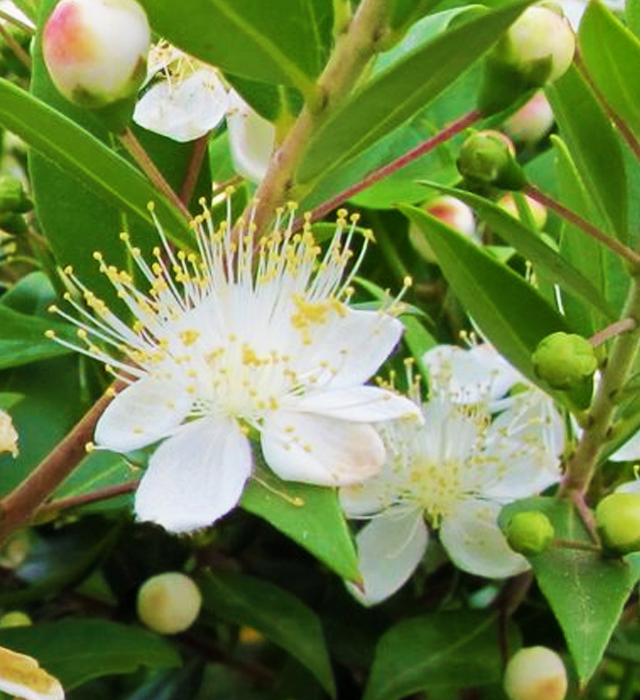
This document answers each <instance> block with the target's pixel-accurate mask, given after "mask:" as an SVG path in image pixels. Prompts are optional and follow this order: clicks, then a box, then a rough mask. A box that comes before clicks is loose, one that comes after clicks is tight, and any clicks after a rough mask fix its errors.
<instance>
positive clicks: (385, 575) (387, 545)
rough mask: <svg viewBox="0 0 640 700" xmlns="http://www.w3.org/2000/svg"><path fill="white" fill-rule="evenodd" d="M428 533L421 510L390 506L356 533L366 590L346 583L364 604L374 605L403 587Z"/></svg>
mask: <svg viewBox="0 0 640 700" xmlns="http://www.w3.org/2000/svg"><path fill="white" fill-rule="evenodd" d="M427 541H428V532H427V527H426V525H425V523H424V520H423V518H422V512H421V511H419V510H410V511H407V510H406V509H403V508H395V509H389V510H388V511H385V512H384V513H382V514H380V515H378V516H377V517H376V518H374V519H373V520H372V521H371V522H370V523H367V525H365V527H364V528H363V529H362V530H361V531H360V532H359V533H358V535H357V536H356V543H357V545H358V559H359V567H360V574H361V576H362V582H363V587H364V590H361V589H359V588H358V587H357V586H355V585H353V584H347V587H348V588H349V591H350V592H351V593H352V594H353V595H354V596H355V597H356V598H357V599H358V600H359V601H360V602H361V603H363V604H364V605H375V604H376V603H380V602H382V601H383V600H385V599H386V598H388V597H389V596H391V595H393V594H394V593H395V592H396V591H397V590H398V589H399V588H401V587H402V586H403V585H404V584H405V583H406V582H407V581H408V580H409V578H410V577H411V574H412V573H413V572H414V571H415V570H416V567H417V566H418V564H419V563H420V560H421V559H422V557H423V555H424V552H425V549H426V547H427Z"/></svg>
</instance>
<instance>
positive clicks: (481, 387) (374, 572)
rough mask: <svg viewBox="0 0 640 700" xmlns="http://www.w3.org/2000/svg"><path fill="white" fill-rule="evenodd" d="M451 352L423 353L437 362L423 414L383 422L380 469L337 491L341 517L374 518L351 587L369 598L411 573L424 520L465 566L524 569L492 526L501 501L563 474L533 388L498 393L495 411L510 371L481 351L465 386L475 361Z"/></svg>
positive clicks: (495, 571) (485, 572)
mask: <svg viewBox="0 0 640 700" xmlns="http://www.w3.org/2000/svg"><path fill="white" fill-rule="evenodd" d="M480 347H482V346H480ZM449 351H450V350H449V349H448V348H447V346H444V347H443V349H441V350H438V351H437V352H435V353H432V354H431V358H429V357H427V358H426V359H427V361H429V359H431V360H433V361H434V362H433V364H432V366H431V367H430V369H431V377H432V381H431V398H430V400H429V401H428V402H427V403H426V404H424V405H423V407H422V412H423V418H424V423H423V424H420V423H419V422H418V421H416V420H415V419H413V420H412V419H403V420H399V421H393V422H390V423H387V424H384V425H381V426H380V427H379V431H380V433H381V435H382V437H383V440H384V443H385V445H386V447H387V454H388V457H387V461H386V462H385V465H384V467H383V469H382V472H381V473H380V474H379V475H378V476H374V477H373V478H371V479H369V480H367V481H366V482H364V483H363V484H359V485H355V486H351V487H346V488H342V489H341V490H340V499H341V502H342V505H343V508H344V509H345V512H346V514H347V515H348V516H350V517H354V518H369V519H371V522H369V523H368V524H367V525H365V527H364V528H363V529H362V530H361V531H360V532H359V533H358V536H357V543H358V552H359V558H360V572H361V574H362V578H363V584H364V590H363V591H360V590H358V589H357V588H355V587H351V588H350V590H352V592H353V593H354V595H356V597H358V598H359V599H360V600H361V601H362V602H363V603H365V604H367V605H373V604H375V603H378V602H380V601H382V600H384V599H385V598H387V597H389V596H390V595H391V594H392V593H394V592H395V591H396V590H398V589H399V588H400V587H401V586H402V585H403V584H404V583H405V582H406V581H407V580H408V578H409V577H410V576H411V574H412V573H413V571H414V570H415V568H416V567H417V566H418V564H419V562H420V560H421V559H422V556H423V554H424V551H425V547H426V545H427V543H428V540H429V529H428V527H427V523H428V525H429V526H430V528H431V529H432V530H438V531H439V535H440V541H441V542H442V544H443V546H444V548H445V549H446V551H447V553H448V554H449V556H450V558H451V559H452V561H453V562H454V564H455V565H456V566H458V567H459V568H461V569H463V570H465V571H468V572H470V573H472V574H476V575H481V576H487V577H497V578H502V577H506V576H512V575H514V574H517V573H519V572H521V571H524V570H526V569H527V568H528V564H527V561H526V560H525V559H524V557H522V556H521V555H519V554H516V553H515V552H513V551H512V550H511V549H510V548H509V546H508V545H507V542H506V539H505V538H504V536H503V534H502V532H501V531H500V529H499V527H498V522H497V521H498V515H499V512H500V509H501V507H502V506H503V505H505V504H506V503H510V502H512V501H515V500H518V499H520V498H526V497H528V496H532V495H534V494H536V493H539V492H540V491H542V490H543V489H545V488H547V487H548V486H550V485H551V484H553V483H555V482H557V481H558V480H559V478H560V472H559V468H558V460H557V456H556V455H552V454H551V453H550V445H554V444H555V443H554V442H553V440H552V439H551V438H549V435H548V434H549V433H550V432H553V430H554V429H555V426H554V425H553V424H552V423H544V424H541V422H540V417H539V412H538V410H537V408H536V406H535V402H534V403H532V402H531V398H532V395H531V394H529V396H528V397H527V393H526V392H522V393H521V394H520V395H519V398H518V397H514V399H513V400H511V401H510V400H509V399H503V400H502V401H503V402H506V403H503V406H502V410H501V411H500V412H499V413H497V415H496V414H495V412H494V408H495V406H496V405H497V404H496V402H495V398H497V394H499V393H500V392H502V391H503V390H504V386H505V378H506V376H508V375H509V374H511V373H512V372H515V370H512V368H510V367H509V365H506V363H504V361H501V362H499V361H498V360H497V359H496V357H494V356H493V355H492V354H490V353H487V351H486V350H483V351H479V352H481V353H483V354H484V353H486V355H485V356H482V358H481V359H482V364H484V365H485V366H493V369H490V370H489V371H488V372H487V374H485V375H484V378H483V379H482V381H481V382H480V383H478V382H474V381H471V382H470V384H469V385H465V384H462V383H460V378H461V373H462V371H463V370H464V371H467V372H469V370H470V369H471V368H472V365H473V363H467V362H466V360H468V359H469V357H468V354H467V355H466V356H465V362H462V363H460V364H456V362H454V363H453V364H452V363H447V362H445V361H444V355H445V354H446V353H447V352H449ZM460 352H461V353H470V352H471V351H465V350H460ZM475 352H478V351H475ZM452 354H453V355H454V356H456V358H457V359H460V358H461V356H458V353H457V352H453V353H452ZM496 356H497V354H496ZM487 363H488V365H487ZM503 363H504V364H503ZM436 367H439V368H440V370H441V371H444V374H442V373H440V374H439V373H438V371H437V370H436ZM458 370H460V371H458ZM507 370H509V371H507ZM472 374H473V373H472ZM508 383H509V382H506V384H508ZM497 387H500V389H499V390H498V391H496V389H497ZM534 398H535V397H534ZM425 521H426V522H425Z"/></svg>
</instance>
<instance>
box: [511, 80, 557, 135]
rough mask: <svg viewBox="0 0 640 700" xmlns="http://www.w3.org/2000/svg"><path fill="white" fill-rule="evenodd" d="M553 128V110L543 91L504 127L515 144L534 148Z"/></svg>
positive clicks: (513, 115) (512, 116) (521, 108)
mask: <svg viewBox="0 0 640 700" xmlns="http://www.w3.org/2000/svg"><path fill="white" fill-rule="evenodd" d="M552 126H553V110H552V109H551V105H550V104H549V100H548V99H547V97H546V95H545V94H544V92H543V91H542V90H538V91H537V92H536V93H535V95H534V96H533V97H532V98H531V99H530V100H529V101H528V102H526V103H525V104H524V105H523V106H522V107H520V109H519V110H518V111H517V112H515V113H514V114H512V115H511V116H510V117H509V118H508V119H507V120H506V121H505V123H504V124H503V125H502V128H503V130H504V132H505V134H506V135H507V136H508V137H509V138H510V139H511V140H512V141H514V142H515V143H522V144H524V145H525V146H534V145H535V144H536V143H538V141H540V139H542V138H543V136H546V135H547V134H548V133H549V131H550V130H551V127H552Z"/></svg>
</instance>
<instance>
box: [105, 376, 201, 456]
mask: <svg viewBox="0 0 640 700" xmlns="http://www.w3.org/2000/svg"><path fill="white" fill-rule="evenodd" d="M176 389H177V388H176V384H175V383H174V382H163V381H159V380H156V379H154V378H152V377H149V376H147V377H143V378H142V379H139V380H138V381H137V382H136V383H135V384H132V385H131V386H129V387H127V388H126V389H124V390H123V391H121V392H120V393H119V394H118V395H117V396H116V397H115V398H114V399H113V401H112V402H111V403H110V404H109V406H107V410H106V411H105V412H104V413H103V414H102V416H100V419H99V420H98V424H97V425H96V432H95V441H96V444H97V445H98V446H99V447H105V448H107V449H109V450H113V451H114V452H130V451H131V450H137V449H139V448H140V447H146V446H147V445H151V444H152V443H154V442H156V441H157V440H160V439H161V438H163V437H166V436H167V435H169V434H170V433H171V432H173V431H174V430H175V429H176V428H177V427H178V426H179V425H180V424H181V423H182V421H183V420H184V419H185V418H186V417H187V415H188V414H189V411H190V409H191V404H192V398H191V397H190V396H188V395H187V393H186V392H182V393H181V392H180V391H179V390H176Z"/></svg>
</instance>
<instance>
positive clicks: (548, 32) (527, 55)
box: [493, 6, 576, 87]
mask: <svg viewBox="0 0 640 700" xmlns="http://www.w3.org/2000/svg"><path fill="white" fill-rule="evenodd" d="M575 51H576V37H575V34H574V32H573V29H571V25H570V24H569V22H568V21H567V20H566V19H565V18H564V17H563V16H562V14H559V13H558V12H556V11H554V10H552V9H550V8H549V7H539V6H537V7H528V8H527V9H526V10H525V11H524V12H523V13H522V14H521V15H520V17H519V18H518V19H517V20H516V21H515V22H514V23H513V24H512V25H511V27H510V28H509V30H508V31H507V33H506V34H505V35H504V37H503V38H502V39H501V40H500V41H499V42H498V44H497V46H496V48H495V49H494V52H493V58H494V59H495V60H498V61H500V62H501V63H502V64H503V65H505V66H509V67H510V68H513V69H514V70H515V71H517V72H518V73H519V74H520V75H521V76H523V78H524V79H525V81H526V82H527V84H528V85H529V86H530V87H542V86H543V85H545V84H546V83H550V82H553V81H554V80H556V79H557V78H559V77H560V76H561V75H563V73H565V72H566V70H567V69H568V68H569V66H570V65H571V62H572V61H573V56H574V54H575Z"/></svg>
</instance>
